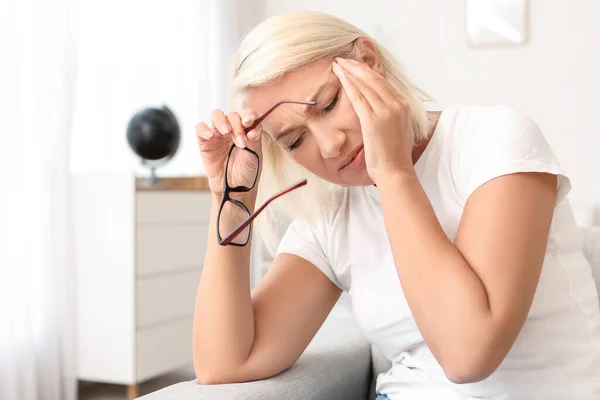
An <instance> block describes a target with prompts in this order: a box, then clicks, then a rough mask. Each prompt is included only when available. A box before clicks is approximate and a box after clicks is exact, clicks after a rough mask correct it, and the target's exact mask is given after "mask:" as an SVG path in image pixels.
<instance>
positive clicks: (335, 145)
mask: <svg viewBox="0 0 600 400" xmlns="http://www.w3.org/2000/svg"><path fill="white" fill-rule="evenodd" d="M313 134H314V136H315V138H316V141H317V144H318V146H319V151H320V152H321V157H323V158H335V157H337V156H339V155H340V151H341V148H342V145H343V144H344V142H345V141H346V134H345V133H344V132H343V131H341V130H337V129H331V127H330V128H329V129H323V128H321V129H316V130H313Z"/></svg>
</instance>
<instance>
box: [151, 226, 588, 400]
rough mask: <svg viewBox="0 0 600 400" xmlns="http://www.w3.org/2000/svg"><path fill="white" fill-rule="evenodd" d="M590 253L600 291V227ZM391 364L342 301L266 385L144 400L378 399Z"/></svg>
mask: <svg viewBox="0 0 600 400" xmlns="http://www.w3.org/2000/svg"><path fill="white" fill-rule="evenodd" d="M583 233H584V242H585V254H586V257H587V258H588V260H589V261H590V262H591V264H592V269H593V274H594V279H595V281H596V287H597V288H598V289H599V290H600V227H597V228H590V229H584V230H583ZM389 366H390V364H389V362H388V361H387V360H386V359H385V358H384V357H382V356H381V354H380V353H379V352H378V351H377V349H376V348H374V347H372V346H370V345H369V343H368V342H367V341H366V340H365V338H364V337H363V336H362V334H361V332H360V330H359V329H358V327H357V326H356V324H355V322H354V321H353V319H352V314H351V312H350V310H349V305H348V304H347V301H346V300H345V299H344V298H343V299H342V300H341V301H340V303H338V305H336V307H335V308H334V310H333V311H332V312H331V314H330V315H329V317H328V319H327V320H326V322H325V323H324V324H323V326H322V328H321V329H320V330H319V332H318V333H317V335H316V336H315V338H314V339H313V340H312V342H311V343H310V345H309V346H308V348H307V349H306V350H305V351H304V353H303V355H302V356H301V357H300V359H299V360H298V361H297V362H296V363H295V364H294V365H293V366H292V367H291V368H290V369H288V370H287V371H285V372H283V373H281V374H279V375H277V376H275V377H273V378H270V379H265V380H262V381H256V382H248V383H237V384H228V385H210V386H203V385H199V384H198V383H197V382H196V381H189V382H182V383H178V384H176V385H173V386H169V387H167V388H164V389H162V390H159V391H157V392H154V393H151V394H149V395H147V396H144V397H142V399H143V400H205V399H222V400H233V399H252V400H253V399H257V400H258V399H260V400H283V399H286V400H287V399H302V400H309V399H314V400H317V399H318V400H331V399H346V400H359V399H360V400H366V399H374V398H375V389H374V378H376V377H377V375H378V374H379V373H381V372H384V371H387V369H388V368H389Z"/></svg>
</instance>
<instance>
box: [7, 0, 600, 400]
mask: <svg viewBox="0 0 600 400" xmlns="http://www.w3.org/2000/svg"><path fill="white" fill-rule="evenodd" d="M297 9H310V10H318V11H324V12H328V13H332V14H335V15H337V16H339V17H342V18H344V19H346V20H348V21H349V22H352V23H354V24H356V25H357V26H359V27H360V28H362V29H363V30H364V31H365V32H367V33H368V34H370V35H372V36H373V37H374V38H375V39H376V40H378V41H379V42H380V43H381V44H383V45H384V46H386V47H387V48H388V49H389V50H391V51H392V52H393V53H394V54H395V56H396V57H397V59H398V60H399V61H400V62H401V63H402V64H403V65H404V67H405V68H406V70H407V71H408V74H409V75H410V76H411V77H412V78H413V79H414V80H415V81H416V83H417V84H418V85H420V87H421V88H422V89H424V90H425V91H426V92H427V93H429V94H430V95H431V96H432V97H433V98H434V99H435V103H436V106H438V107H440V108H443V107H445V106H448V105H452V104H457V103H463V104H480V105H492V104H507V105H510V106H512V107H515V108H517V109H520V110H522V111H524V112H526V113H527V114H529V115H530V116H531V117H532V118H533V119H534V120H535V121H536V122H537V123H538V124H539V125H540V127H541V128H542V131H543V132H544V133H545V135H546V137H547V139H548V141H549V142H550V144H551V146H552V147H553V149H554V151H555V152H556V154H557V156H558V158H559V160H560V162H561V164H562V166H563V168H564V169H565V170H566V172H567V174H568V175H570V177H571V179H572V184H573V190H572V192H571V194H570V195H569V200H570V201H571V203H572V205H573V207H574V212H575V214H576V217H577V219H578V221H579V223H580V224H581V225H582V226H591V225H597V224H600V181H599V179H598V178H599V172H600V129H599V128H598V123H597V121H596V119H595V118H596V116H597V115H598V108H599V106H600V101H599V100H598V93H600V78H599V76H598V71H600V52H599V51H598V45H597V39H598V38H599V37H600V24H598V23H597V21H596V19H597V16H598V15H600V3H599V2H598V1H597V0H569V1H568V0H529V1H526V0H521V1H510V0H495V1H492V0H470V1H469V0H369V1H361V0H345V1H342V0H327V1H323V0H319V1H316V0H304V1H303V2H301V3H298V2H297V1H291V0H246V1H243V0H178V1H167V0H143V1H142V0H121V1H116V0H105V1H91V0H53V1H41V0H1V2H0V57H1V63H0V116H1V125H0V135H1V136H0V137H1V139H2V140H1V142H0V148H1V149H2V156H1V157H0V166H1V168H0V178H1V179H0V185H1V186H0V187H1V189H0V190H1V191H2V194H1V195H0V268H1V269H0V398H1V399H7V400H20V399H25V400H30V399H32V400H35V399H67V400H70V399H75V398H80V399H121V398H123V399H125V398H135V397H136V396H137V395H141V394H144V393H148V392H151V391H154V390H157V389H159V388H161V387H164V386H166V385H169V384H172V383H176V382H179V381H182V380H189V379H193V369H192V368H191V350H190V349H191V338H190V335H191V318H192V314H193V302H194V297H195V289H196V287H195V286H196V284H197V279H198V277H199V274H200V272H201V267H202V265H201V264H202V257H203V251H204V250H203V248H204V246H205V245H206V240H207V238H206V230H207V224H208V217H207V215H208V212H209V207H210V199H209V194H208V191H207V187H206V181H205V179H203V175H204V171H203V168H202V162H201V159H200V157H199V154H198V150H197V147H196V138H195V133H194V126H195V125H196V123H198V122H199V121H202V120H206V119H207V118H208V117H209V114H210V111H211V110H213V109H215V108H223V109H226V108H227V99H226V91H225V88H226V79H227V72H228V60H229V57H230V56H231V54H232V53H233V51H234V50H235V48H236V46H237V45H238V44H239V41H240V40H241V38H242V37H243V35H244V34H245V33H246V32H247V31H248V30H249V29H251V27H252V26H254V25H256V24H257V23H259V22H260V21H261V20H263V19H264V18H266V17H269V16H271V15H275V14H278V13H281V12H284V11H289V10H297ZM162 107H167V108H168V110H169V111H170V113H171V114H169V115H166V116H165V115H164V114H161V115H159V116H158V117H156V115H157V114H156V113H157V112H158V111H156V110H160V109H162ZM149 109H151V110H154V112H155V114H152V113H151V112H150V111H148V110H149ZM144 111H145V112H146V113H145V114H142V117H140V118H141V119H140V120H139V121H138V122H139V124H138V125H136V127H135V129H134V128H131V127H132V125H131V123H132V119H133V117H134V115H136V114H137V115H138V116H139V115H140V114H138V113H139V112H144ZM153 115H154V117H153ZM153 118H154V119H153ZM161 135H163V136H162V137H163V138H164V137H166V138H167V139H166V140H167V142H161V141H160V140H161V139H160V137H161ZM151 137H155V138H157V139H156V140H157V142H155V146H158V147H157V148H158V150H159V152H160V151H161V150H165V149H167V150H166V152H165V154H164V157H163V159H162V160H158V161H157V160H150V159H149V158H144V157H149V156H147V154H149V153H147V152H146V153H143V150H141V148H142V147H143V146H141V143H142V142H143V141H144V140H146V139H148V138H151ZM157 143H158V144H157ZM165 143H166V144H165ZM136 146H137V147H136ZM161 157H162V156H161ZM153 163H154V164H153ZM150 165H155V166H157V169H156V174H157V176H158V177H159V179H162V181H161V182H162V183H161V185H162V186H161V185H158V186H157V185H154V186H152V185H149V183H148V180H147V179H148V177H149V176H150V169H149V166H150ZM253 246H254V248H253V261H252V274H253V278H252V282H253V285H255V284H256V282H258V281H259V280H260V278H261V277H262V274H263V273H264V270H265V268H266V267H267V266H268V263H269V256H268V254H267V253H266V252H265V251H264V249H262V247H261V245H260V241H259V240H256V241H255V244H253Z"/></svg>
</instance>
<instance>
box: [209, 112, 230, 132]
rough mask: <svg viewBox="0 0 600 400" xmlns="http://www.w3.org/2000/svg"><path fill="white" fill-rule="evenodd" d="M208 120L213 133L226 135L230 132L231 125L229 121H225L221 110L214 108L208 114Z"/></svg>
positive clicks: (225, 118)
mask: <svg viewBox="0 0 600 400" xmlns="http://www.w3.org/2000/svg"><path fill="white" fill-rule="evenodd" d="M210 120H211V123H212V126H213V127H214V128H213V129H214V130H215V133H219V134H221V135H228V134H230V133H231V126H230V125H229V121H227V117H226V116H225V113H224V112H223V111H222V110H214V111H213V112H212V113H211V114H210Z"/></svg>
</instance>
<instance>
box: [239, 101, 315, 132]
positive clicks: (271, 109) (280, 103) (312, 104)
mask: <svg viewBox="0 0 600 400" xmlns="http://www.w3.org/2000/svg"><path fill="white" fill-rule="evenodd" d="M286 103H294V104H306V105H308V106H314V105H316V104H317V102H316V101H303V100H281V101H279V102H277V103H275V104H273V105H272V106H271V108H269V109H268V110H267V111H265V112H264V114H263V115H261V116H260V117H258V118H257V119H256V120H255V121H254V123H253V124H252V125H250V126H249V127H247V128H246V129H245V131H246V133H248V132H250V131H251V130H252V129H254V128H256V127H257V126H258V125H259V124H260V123H261V122H263V120H264V119H265V118H267V117H268V116H269V114H271V113H272V112H273V111H274V110H275V109H276V108H277V107H279V106H280V105H282V104H286Z"/></svg>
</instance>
